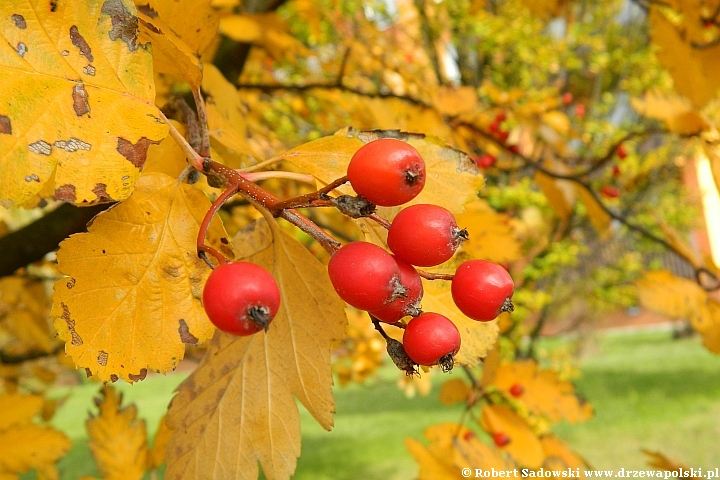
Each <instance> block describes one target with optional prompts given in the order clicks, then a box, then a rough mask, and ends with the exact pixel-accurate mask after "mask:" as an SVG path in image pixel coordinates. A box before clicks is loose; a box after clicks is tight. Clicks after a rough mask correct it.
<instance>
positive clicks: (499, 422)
mask: <svg viewBox="0 0 720 480" xmlns="http://www.w3.org/2000/svg"><path fill="white" fill-rule="evenodd" d="M480 424H481V425H482V428H483V429H484V430H485V431H486V432H488V433H490V434H496V433H503V434H505V435H507V436H508V438H509V439H510V442H509V443H508V444H507V445H505V446H504V447H500V449H501V450H503V451H506V452H508V453H509V454H510V455H512V457H513V458H514V459H515V460H516V461H517V462H518V463H519V464H520V465H522V466H525V467H529V468H539V467H540V466H541V465H542V462H543V460H544V459H545V454H544V452H543V449H542V445H541V444H540V440H539V439H538V437H537V435H535V433H533V431H532V429H531V428H530V425H528V423H527V422H526V421H525V420H524V419H523V418H522V417H521V416H519V415H518V414H517V413H515V412H514V411H512V410H511V409H510V408H509V407H507V406H505V405H486V406H485V407H483V409H482V416H481V417H480Z"/></svg>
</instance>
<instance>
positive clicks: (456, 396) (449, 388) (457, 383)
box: [439, 378, 471, 405]
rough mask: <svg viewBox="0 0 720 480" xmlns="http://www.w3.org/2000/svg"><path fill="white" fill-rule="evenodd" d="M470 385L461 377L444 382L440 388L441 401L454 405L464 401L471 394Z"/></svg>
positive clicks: (444, 403)
mask: <svg viewBox="0 0 720 480" xmlns="http://www.w3.org/2000/svg"><path fill="white" fill-rule="evenodd" d="M470 391H471V389H470V385H468V384H467V382H465V380H461V379H459V378H452V379H450V380H447V381H446V382H445V383H443V385H442V387H441V388H440V397H439V400H440V403H442V404H443V405H452V404H454V403H458V402H464V401H465V400H467V398H468V395H470Z"/></svg>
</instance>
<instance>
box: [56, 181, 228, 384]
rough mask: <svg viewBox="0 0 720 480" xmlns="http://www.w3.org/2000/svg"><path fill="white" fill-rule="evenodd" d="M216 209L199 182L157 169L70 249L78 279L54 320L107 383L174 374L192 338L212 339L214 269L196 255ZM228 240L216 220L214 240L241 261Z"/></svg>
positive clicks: (69, 346)
mask: <svg viewBox="0 0 720 480" xmlns="http://www.w3.org/2000/svg"><path fill="white" fill-rule="evenodd" d="M209 206H210V202H209V201H208V200H207V198H206V197H205V195H203V193H202V192H201V191H200V190H198V189H197V188H195V187H194V186H192V185H187V184H184V183H180V182H178V181H177V180H176V179H173V178H170V177H168V176H167V175H163V174H160V173H150V174H147V175H143V176H142V177H141V178H140V180H139V181H138V184H137V188H136V189H135V192H133V195H132V196H131V197H130V198H129V199H128V200H126V201H124V202H122V203H121V204H119V205H117V206H115V207H113V208H112V209H110V210H107V211H105V212H103V213H102V214H100V215H98V216H97V217H95V219H94V221H93V222H92V225H90V227H89V229H88V233H84V234H77V235H73V236H71V237H70V238H69V239H67V240H65V241H63V242H62V243H61V245H60V251H59V252H58V268H59V269H60V271H61V272H63V273H65V274H66V275H69V277H70V278H65V279H62V280H59V281H57V282H56V283H55V294H54V296H53V302H54V304H53V309H52V315H53V316H54V317H55V318H56V320H55V326H56V328H57V330H58V333H59V335H60V338H61V339H63V340H65V341H66V346H65V351H66V353H67V354H68V355H70V356H72V358H73V359H74V360H75V363H76V365H77V366H79V367H84V368H87V369H89V370H90V371H91V372H92V373H93V374H94V375H97V376H98V378H99V379H100V380H102V381H105V382H107V381H110V380H113V379H117V378H124V379H125V380H127V381H130V382H132V381H137V380H139V379H142V378H144V376H145V374H146V373H147V370H157V371H161V372H166V371H168V370H171V369H174V368H175V367H176V366H177V364H178V362H179V361H180V360H181V359H182V358H183V355H184V352H185V342H186V341H192V343H197V342H202V341H204V340H207V339H208V338H210V337H211V336H212V333H213V331H214V327H213V325H212V324H211V323H210V321H209V320H208V319H207V316H206V315H205V311H204V310H203V308H202V305H201V304H200V297H201V295H202V287H203V285H204V283H205V279H206V277H207V275H208V274H209V271H210V269H209V267H208V266H207V265H206V264H205V262H203V261H202V260H200V259H199V258H198V256H197V253H196V238H197V233H198V230H199V226H200V223H201V222H202V219H203V217H204V215H205V213H206V211H207V209H208V208H209ZM225 237H226V234H225V232H224V229H223V227H222V224H221V223H220V220H219V219H217V218H216V219H215V221H213V223H212V224H211V226H210V229H209V231H208V241H209V242H210V243H211V244H212V245H214V246H215V248H218V249H220V250H221V251H223V252H224V254H225V255H226V256H227V257H228V258H232V251H231V250H230V248H229V246H227V245H224V244H223V243H222V242H221V238H225ZM226 242H227V241H226ZM98 272H101V273H98ZM188 332H189V333H190V336H189V337H188ZM189 338H190V339H191V340H188V339H189Z"/></svg>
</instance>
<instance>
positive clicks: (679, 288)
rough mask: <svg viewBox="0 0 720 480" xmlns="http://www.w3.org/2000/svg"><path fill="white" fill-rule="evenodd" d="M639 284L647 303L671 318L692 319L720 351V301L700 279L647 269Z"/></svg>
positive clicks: (705, 342)
mask: <svg viewBox="0 0 720 480" xmlns="http://www.w3.org/2000/svg"><path fill="white" fill-rule="evenodd" d="M635 285H636V286H637V288H638V295H639V297H640V304H641V305H642V306H643V307H645V308H647V309H648V310H651V311H653V312H656V313H659V314H661V315H665V316H666V317H669V318H684V319H687V320H689V321H690V323H691V324H692V326H693V328H694V329H695V331H697V332H698V333H699V334H700V335H701V336H702V339H703V345H704V346H705V348H707V349H708V350H710V351H711V352H713V353H720V302H718V301H717V300H715V299H714V298H711V297H710V296H708V294H707V292H706V291H705V290H703V289H702V288H701V287H700V286H699V285H698V284H697V283H695V282H694V281H692V280H688V279H685V278H680V277H676V276H675V275H673V274H672V273H671V272H669V271H667V270H658V271H653V272H647V273H646V274H645V275H644V276H643V278H641V279H640V280H638V281H636V282H635Z"/></svg>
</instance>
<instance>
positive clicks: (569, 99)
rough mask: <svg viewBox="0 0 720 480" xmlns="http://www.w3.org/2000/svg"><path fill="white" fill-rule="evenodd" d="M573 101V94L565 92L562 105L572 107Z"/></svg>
mask: <svg viewBox="0 0 720 480" xmlns="http://www.w3.org/2000/svg"><path fill="white" fill-rule="evenodd" d="M572 101H573V94H572V93H570V92H565V93H563V95H562V103H563V105H570V104H571V103H572Z"/></svg>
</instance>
